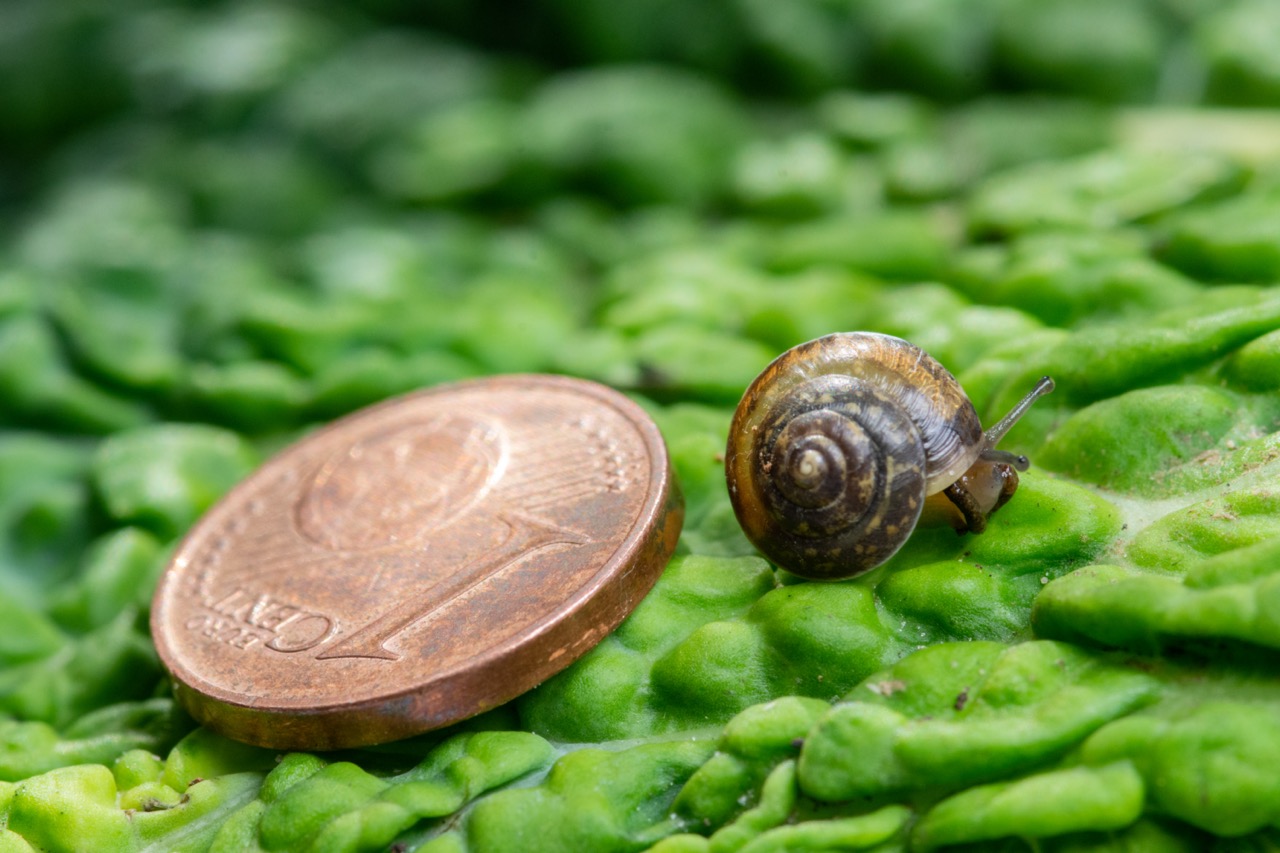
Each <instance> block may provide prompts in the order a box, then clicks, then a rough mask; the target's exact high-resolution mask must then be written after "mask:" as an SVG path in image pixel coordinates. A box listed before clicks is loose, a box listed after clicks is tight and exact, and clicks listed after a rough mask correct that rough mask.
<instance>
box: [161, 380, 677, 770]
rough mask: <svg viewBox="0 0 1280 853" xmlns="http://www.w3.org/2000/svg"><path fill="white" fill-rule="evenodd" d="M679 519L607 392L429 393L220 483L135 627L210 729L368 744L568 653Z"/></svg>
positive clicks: (421, 724) (637, 421)
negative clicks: (142, 626) (144, 628)
mask: <svg viewBox="0 0 1280 853" xmlns="http://www.w3.org/2000/svg"><path fill="white" fill-rule="evenodd" d="M683 514H684V513H683V505H682V502H681V499H680V495H679V491H678V489H677V488H676V486H675V484H674V482H673V480H672V476H671V470H670V465H669V462H668V459H667V452H666V447H665V445H664V443H663V441H662V437H661V435H660V434H659V432H658V429H657V427H656V426H655V425H654V423H653V421H652V420H650V419H649V417H648V415H646V414H645V413H644V411H643V410H642V409H640V408H639V407H638V406H636V405H635V404H634V403H632V402H631V401H630V400H628V399H627V398H626V397H624V396H622V395H621V394H619V393H617V392H616V391H613V390H611V389H609V388H605V387H604V386H601V385H597V384H595V383H592V382H585V381H582V380H577V379H567V378H563V377H554V376H502V377H494V378H491V379H482V380H477V381H473V382H463V383H458V384H455V385H447V386H441V387H439V388H434V389H431V390H428V391H424V392H419V393H415V394H411V395H409V396H405V397H400V398H397V399H394V400H391V401H388V402H385V403H381V404H379V405H376V406H373V407H370V408H368V409H364V410H362V411H359V412H357V413H355V414H353V415H349V416H347V417H345V418H343V419H342V420H339V421H337V422H335V423H333V424H331V425H330V426H328V427H326V428H324V429H322V430H320V431H318V432H316V433H314V434H312V435H310V436H309V437H307V438H305V439H303V440H302V441H300V442H298V443H297V444H295V445H293V446H291V447H289V448H287V449H286V450H284V451H283V452H281V453H280V454H278V455H277V456H275V457H274V458H272V459H271V460H270V461H268V462H267V463H266V464H265V465H263V466H262V467H261V468H260V469H258V470H257V471H256V472H255V473H254V474H252V475H251V476H250V477H249V478H248V479H246V480H245V481H244V482H242V483H241V484H240V485H238V486H237V487H236V488H235V489H233V490H232V491H231V492H230V493H229V494H228V495H227V496H226V497H225V498H224V499H223V500H222V501H221V502H220V503H218V504H217V505H216V506H214V507H213V508H212V509H211V510H210V511H209V512H208V514H207V515H206V516H205V517H204V518H203V519H201V520H200V522H199V523H198V524H197V525H196V526H195V528H194V529H193V530H192V531H191V533H190V534H189V535H188V536H187V538H186V539H185V540H184V541H183V542H182V544H181V546H180V547H179V548H178V550H177V552H176V553H175V554H174V556H173V558H172V560H171V562H170V564H169V566H168V568H167V570H166V571H165V574H164V576H163V577H162V579H161V581H160V585H159V588H158V589H157V590H156V594H155V600H154V602H153V605H152V614H151V632H152V636H153V637H154V638H155V643H156V648H157V649H158V650H159V653H160V658H161V660H162V661H163V662H164V664H165V666H166V667H167V668H168V669H169V671H170V673H172V675H173V677H174V681H175V684H174V689H175V693H176V695H177V698H178V700H179V701H180V702H181V704H182V705H183V706H184V707H185V708H186V709H187V710H188V711H189V712H190V713H191V714H192V715H193V716H195V718H196V719H198V720H199V721H200V722H202V723H204V724H205V725H207V726H209V727H210V728H212V729H215V730H217V731H220V732H222V733H224V734H226V735H228V736H230V737H234V738H237V739H240V740H244V741H248V742H250V743H254V744H258V745H261V746H269V747H273V748H279V749H334V748H340V747H351V746H361V745H368V744H374V743H381V742H384V741H389V740H394V739H397V738H401V737H406V736H408V735H413V734H417V733H419V732H423V731H426V730H429V729H433V728H438V727H440V726H447V725H449V724H450V723H455V722H458V721H460V720H463V719H465V718H467V717H470V716H472V715H474V714H478V713H480V712H482V711H485V710H488V709H490V708H493V707H495V706H497V705H500V704H502V703H503V702H506V701H508V700H510V699H513V698H515V697H516V696H518V695H520V694H521V693H523V692H524V691H526V690H528V689H530V688H532V687H534V686H535V685H537V684H538V683H540V682H542V681H543V680H545V679H546V678H548V677H550V676H551V675H553V674H554V673H556V672H559V671H560V670H562V669H564V668H565V667H566V666H568V665H569V664H570V663H572V662H573V661H574V660H576V659H577V658H579V657H580V656H582V655H583V654H584V653H585V652H586V651H588V650H589V649H591V648H592V647H593V646H595V645H596V643H598V642H599V641H600V640H601V639H602V638H603V637H604V636H605V635H606V634H607V633H608V632H609V631H611V630H612V629H613V628H614V627H615V626H616V625H617V624H618V623H619V622H621V621H622V619H623V618H624V617H625V616H626V615H627V614H628V613H630V612H631V610H632V609H633V608H634V607H635V605H636V604H637V603H638V602H639V601H640V599H641V598H642V597H643V596H644V594H645V593H646V592H648V591H649V588H650V587H652V586H653V583H654V581H655V580H657V577H658V575H659V574H660V573H661V571H662V569H663V567H664V566H665V565H666V562H667V560H668V558H669V557H670V556H671V552H672V550H673V549H674V548H675V543H676V538H677V536H678V535H679V532H680V525H681V521H682V520H683Z"/></svg>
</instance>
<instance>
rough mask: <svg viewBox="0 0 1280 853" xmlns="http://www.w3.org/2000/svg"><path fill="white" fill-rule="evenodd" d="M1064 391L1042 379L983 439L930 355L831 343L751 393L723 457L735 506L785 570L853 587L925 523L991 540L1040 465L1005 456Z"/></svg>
mask: <svg viewBox="0 0 1280 853" xmlns="http://www.w3.org/2000/svg"><path fill="white" fill-rule="evenodd" d="M1052 390H1053V380H1052V379H1050V378H1049V377H1047V376H1046V377H1044V378H1043V379H1041V380H1040V381H1039V383H1037V384H1036V387H1035V388H1034V389H1032V391H1031V392H1030V393H1029V394H1027V396H1026V397H1024V398H1023V399H1022V401H1021V402H1019V403H1018V404H1017V405H1016V406H1014V408H1013V410H1012V411H1011V412H1009V414H1007V415H1005V416H1004V417H1003V418H1001V419H1000V421H999V422H997V423H996V424H995V425H994V426H992V427H991V428H990V429H988V430H985V431H984V430H983V429H982V423H981V421H980V420H979V418H978V413H977V410H975V409H974V407H973V404H972V403H971V402H969V398H968V397H967V396H966V395H965V393H964V389H962V388H961V387H960V383H959V382H957V381H956V378H955V377H954V376H952V375H951V374H950V373H949V372H948V371H947V369H946V368H945V367H943V366H942V365H941V364H939V363H938V361H937V360H936V359H934V358H933V357H932V356H930V355H929V354H928V353H926V352H925V351H924V350H922V349H920V348H919V347H917V346H915V345H914V344H911V343H908V342H907V341H904V340H902V339H901V338H895V337H892V336H889V335H881V334H875V333H871V332H846V333H840V334H834V335H827V336H826V337H822V338H818V339H817V340H813V341H809V342H808V343H805V344H800V345H799V346H797V347H794V348H792V349H790V350H788V351H787V352H785V353H783V354H782V355H780V356H779V357H778V358H776V359H775V360H774V361H773V363H772V364H770V365H769V366H768V367H766V368H765V369H764V372H762V373H761V374H760V375H759V376H758V377H756V379H755V381H754V382H752V383H751V385H750V387H748V388H747V391H746V393H745V394H744V395H743V397H742V402H741V403H739V404H738V409H737V411H736V412H735V413H734V416H733V423H732V425H731V427H730V431H729V445H728V448H727V450H726V452H725V473H726V475H727V477H728V481H729V497H730V499H731V500H732V501H733V508H734V511H735V512H736V513H737V516H738V521H739V523H740V524H741V525H742V529H743V531H744V532H745V533H746V534H747V538H748V539H750V540H751V542H752V543H753V544H754V545H755V546H756V547H757V548H759V549H760V550H761V551H762V552H763V553H764V554H765V556H767V557H768V558H769V559H771V560H773V561H774V562H775V563H776V564H778V565H779V566H781V567H783V568H785V569H787V570H788V571H791V572H793V573H794V574H797V575H801V576H803V577H807V578H812V579H817V580H838V579H841V578H848V577H853V576H854V575H859V574H862V573H863V572H866V571H870V570H871V569H873V568H875V567H876V566H878V565H880V564H881V563H883V562H884V561H885V560H887V559H889V558H890V557H891V556H893V554H894V552H896V551H897V550H898V549H899V548H900V547H901V546H902V544H903V543H904V542H905V541H906V540H907V537H909V536H910V535H911V532H912V531H913V530H914V529H915V527H916V524H917V522H918V521H920V519H921V515H922V513H926V514H927V515H929V516H931V517H933V518H934V519H937V518H939V517H941V518H944V519H946V520H948V521H950V523H951V524H952V525H953V526H954V527H955V528H956V530H957V531H958V532H960V533H965V532H973V533H981V532H982V531H983V530H984V529H986V526H987V517H988V516H989V515H991V513H993V512H995V511H996V510H997V509H999V508H1000V507H1001V506H1003V505H1004V503H1005V502H1006V501H1008V500H1009V498H1010V497H1012V496H1013V493H1014V491H1015V490H1016V489H1017V487H1018V473H1017V472H1018V471H1025V470H1027V467H1028V465H1029V463H1028V461H1027V458H1026V457H1025V456H1016V455H1014V454H1012V453H1009V452H1007V451H1003V450H997V449H996V445H997V444H998V443H999V442H1000V440H1001V439H1002V438H1004V436H1005V433H1007V432H1008V431H1009V429H1010V428H1011V427H1012V426H1013V425H1014V424H1015V423H1017V422H1018V419H1019V418H1021V417H1022V415H1023V414H1024V413H1025V412H1026V411H1027V409H1028V408H1029V407H1030V406H1031V404H1032V403H1034V402H1035V401H1036V400H1037V399H1039V398H1040V397H1041V396H1043V395H1044V394H1047V393H1049V392H1050V391H1052ZM926 504H928V509H927V510H926Z"/></svg>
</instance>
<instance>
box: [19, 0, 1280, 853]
mask: <svg viewBox="0 0 1280 853" xmlns="http://www.w3.org/2000/svg"><path fill="white" fill-rule="evenodd" d="M1278 281H1280V3H1277V2H1274V0H1237V2H1216V0H790V2H766V0H706V2H701V3H695V2H688V0H686V2H675V0H612V2H605V0H545V1H544V2H529V3H523V4H513V3H498V2H493V0H482V2H462V0H443V1H442V2H434V3H425V4H420V3H408V2H397V0H381V1H380V0H368V2H363V3H352V4H339V3H285V2H255V3H249V2H242V3H162V2H146V0H122V2H118V3H115V4H110V5H108V4H101V3H93V2H87V0H68V1H67V2H59V3H51V2H47V0H7V2H5V3H4V5H3V8H2V9H0V853H8V852H9V851H23V853H29V851H32V850H41V851H45V850H48V851H52V850H116V849H118V850H154V851H160V850H165V851H171V850H184V851H185V850H191V851H206V850H216V851H238V850H299V849H314V850H350V851H355V850H386V849H393V850H399V851H405V850H410V849H428V848H429V849H431V850H433V851H436V853H440V851H454V853H456V852H457V851H463V850H534V849H546V850H620V851H622V850H626V851H630V850H637V851H638V850H644V849H647V848H648V847H649V846H651V845H654V844H659V845H665V847H664V849H666V850H667V851H668V853H675V851H680V850H689V851H694V850H698V851H701V850H707V849H713V850H734V849H740V848H743V847H745V846H746V845H749V844H750V845H755V846H754V847H750V848H749V849H753V850H773V849H796V850H828V849H874V850H881V851H890V850H904V849H932V848H933V847H937V846H942V847H948V848H954V849H970V850H976V849H997V845H1000V846H999V847H998V849H1001V850H1010V851H1013V850H1018V851H1020V850H1027V849H1034V850H1037V851H1046V850H1054V851H1057V850H1063V851H1065V850H1080V849H1112V850H1194V849H1208V848H1209V846H1210V845H1213V844H1218V845H1222V846H1218V847H1214V848H1213V849H1221V850H1255V849H1256V850H1267V849H1280V841H1278V840H1277V835H1276V829H1275V827H1276V825H1277V823H1278V822H1280V805H1278V804H1280V782H1277V781H1276V778H1275V777H1274V774H1273V772H1272V769H1273V768H1274V766H1275V763H1276V760H1277V757H1278V756H1280V752H1278V751H1277V750H1280V732H1277V731H1276V730H1275V726H1274V720H1275V719H1276V718H1277V717H1276V714H1277V713H1278V712H1280V678H1278V677H1277V673H1276V668H1275V661H1274V654H1275V650H1276V649H1277V648H1280V638H1278V636H1277V632H1276V631H1275V628H1274V626H1275V624H1280V610H1277V608H1278V607H1280V597H1278V596H1277V595H1276V594H1275V589H1274V587H1275V585H1274V583H1272V574H1271V570H1272V567H1273V566H1274V565H1275V557H1276V554H1275V553H1274V552H1275V540H1276V539H1277V538H1280V526H1278V523H1277V521H1276V519H1277V518H1280V507H1277V505H1276V499H1275V498H1274V494H1276V493H1277V492H1276V489H1275V487H1276V484H1277V482H1280V470H1277V466H1278V464H1280V463H1277V459H1280V432H1277V428H1278V427H1280V402H1278V400H1280V398H1278V397H1277V395H1276V391H1277V390H1280V292H1278V291H1277V288H1276V283H1277V282H1278ZM851 329H874V330H877V331H882V332H887V333H892V334H898V335H902V336H904V337H908V338H910V339H911V340H912V341H913V342H915V343H917V344H919V345H921V346H923V347H924V348H926V349H927V350H929V351H930V352H931V353H932V354H933V355H935V356H936V357H937V358H939V359H940V360H941V361H942V362H943V363H944V364H945V365H946V366H947V367H948V368H950V369H951V370H952V371H953V372H955V373H956V374H957V375H958V376H959V377H960V379H961V381H962V383H963V385H964V387H965V388H966V390H967V391H968V392H969V394H970V396H971V397H972V398H973V400H974V402H975V404H976V405H977V407H978V410H979V412H980V413H981V414H982V416H983V418H984V421H985V422H990V421H991V419H992V418H993V416H997V415H999V414H1002V413H1003V411H1004V410H1006V409H1007V408H1008V407H1009V406H1010V405H1011V403H1012V402H1013V401H1014V400H1016V399H1017V398H1018V397H1020V396H1021V395H1022V394H1023V393H1025V391H1026V390H1027V389H1028V388H1029V387H1030V386H1031V384H1032V383H1033V382H1034V381H1035V379H1037V378H1038V377H1039V376H1041V375H1043V374H1045V373H1051V374H1052V375H1053V376H1054V377H1055V378H1056V379H1057V381H1058V390H1057V391H1056V392H1055V393H1054V394H1053V395H1052V396H1051V397H1049V398H1047V399H1046V400H1045V401H1043V402H1042V403H1040V404H1038V405H1037V407H1036V409H1035V410H1034V411H1033V412H1032V413H1031V415H1030V416H1028V418H1027V419H1026V421H1025V422H1024V423H1023V424H1020V425H1019V427H1018V429H1017V430H1016V431H1015V432H1014V434H1013V435H1011V436H1010V441H1009V442H1008V446H1009V447H1010V448H1011V449H1016V450H1019V451H1021V452H1027V453H1029V454H1031V456H1032V459H1033V462H1034V465H1035V467H1034V468H1033V470H1032V472H1030V473H1029V474H1028V475H1027V477H1026V478H1025V481H1024V485H1023V491H1022V492H1020V493H1019V495H1018V497H1017V498H1015V500H1014V502H1012V503H1011V504H1010V505H1009V506H1008V507H1006V508H1005V509H1003V510H1002V511H1001V513H1000V514H999V515H998V516H997V517H996V518H995V520H994V521H993V525H992V529H991V530H990V531H989V532H988V533H987V534H984V536H983V537H981V538H977V539H974V538H967V539H963V540H959V539H957V538H956V537H955V536H954V535H953V534H951V532H950V531H949V530H946V531H919V532H917V534H916V536H915V537H914V538H913V540H912V542H911V543H910V544H909V545H908V546H907V548H906V549H904V551H903V552H901V554H900V555H899V556H898V557H897V558H895V560H894V561H893V562H892V563H891V564H890V565H889V566H888V567H886V568H885V569H883V570H879V571H877V572H874V573H872V574H871V575H868V576H866V577H864V578H860V579H857V580H855V581H851V582H849V583H845V584H837V585H822V584H806V583H802V582H800V581H799V580H798V579H797V578H795V577H792V576H790V575H788V574H787V573H786V572H785V571H783V570H780V569H777V568H775V567H772V566H770V565H768V564H767V563H765V562H764V561H763V560H761V559H760V558H759V557H758V556H757V555H755V553H754V551H753V549H752V548H751V547H750V545H749V544H748V543H747V542H746V541H745V540H744V538H743V537H742V534H741V532H740V531H739V529H738V526H737V524H736V521H735V519H734V517H733V515H732V511H731V509H730V507H729V505H728V501H727V498H726V495H725V491H724V480H723V471H722V467H721V460H720V459H719V454H720V453H721V452H722V451H723V448H724V443H725V439H726V433H727V429H728V421H729V417H730V414H731V412H732V408H733V405H734V404H735V403H736V402H737V400H738V397H739V395H740V394H741V393H742V390H743V389H744V388H745V386H746V385H747V384H748V383H749V382H750V381H751V379H752V378H753V377H754V376H755V375H756V374H757V372H758V371H759V370H760V369H761V368H762V367H763V366H764V365H765V364H767V363H768V361H769V360H770V359H772V358H773V357H774V356H775V355H776V354H778V353H779V352H781V351H782V350H783V349H785V348H787V347H789V346H792V345H794V344H796V343H799V342H801V341H804V340H808V339H810V338H813V337H817V336H819V335H822V334H825V333H828V332H832V331H839V330H851ZM511 371H547V372H556V373H567V374H572V375H577V376H583V377H587V378H592V379H596V380H599V381H602V382H605V383H608V384H610V385H612V386H614V387H617V388H620V389H622V390H624V391H626V392H628V393H630V394H632V395H633V396H634V397H635V398H636V399H637V400H638V401H640V402H641V403H642V405H644V406H646V408H647V409H648V410H649V411H651V412H652V413H653V415H654V417H655V419H656V420H657V421H658V423H659V425H660V426H661V427H662V429H663V432H664V435H665V437H666V439H667V442H668V445H669V448H670V451H671V455H672V459H673V462H674V464H675V467H676V469H677V472H678V475H679V477H680V480H681V483H682V485H683V488H684V491H685V494H686V498H687V505H688V515H687V521H686V527H685V533H684V535H683V537H682V539H681V543H680V546H679V552H678V555H677V558H676V559H675V560H674V561H673V562H672V565H671V567H670V568H669V569H668V571H667V573H666V575H664V577H663V578H662V580H661V581H659V584H658V586H657V587H656V588H655V590H654V592H653V593H652V594H651V595H650V597H649V598H648V599H646V601H645V603H644V604H643V605H642V606H641V608H640V609H639V610H638V611H637V613H636V614H635V616H634V617H633V618H632V619H631V620H629V621H628V622H627V623H625V624H624V626H623V627H622V628H620V629H619V631H618V632H616V633H615V635H613V636H611V637H610V638H609V639H608V640H606V642H605V643H603V644H601V646H600V647H598V648H597V649H596V650H595V651H593V652H592V653H591V654H589V655H588V656H587V657H585V658H584V659H583V660H582V661H580V662H579V663H578V664H577V665H575V666H574V667H572V668H570V669H569V670H567V671H566V672H565V673H563V674H562V675H561V676H558V677H557V678H555V679H552V680H551V681H549V682H547V684H545V685H543V686H542V687H540V688H539V689H537V690H535V691H533V692H532V693H530V694H529V695H527V696H526V697H523V698H522V699H521V700H518V701H517V702H514V703H511V704H510V705H508V706H505V707H503V708H500V709H497V710H495V711H493V712H491V713H489V714H486V715H483V716H482V717H480V718H477V719H476V720H474V721H472V722H471V723H468V724H465V725H463V726H461V727H459V728H458V729H456V730H450V731H447V732H443V733H436V734H431V735H426V736H423V737H422V738H417V739H412V740H409V741H405V742H401V743H398V744H389V745H385V746H383V747H379V748H374V749H369V750H361V751H353V752H351V753H344V754H341V755H329V756H317V755H311V754H303V753H294V754H290V755H288V756H282V755H278V754H275V753H273V752H271V751H269V750H256V749H251V748H249V747H244V746H242V745H238V744H235V743H233V742H231V741H227V740H225V739H222V738H220V737H218V736H217V735H215V734H213V733H211V732H208V731H206V730H204V729H202V728H199V727H197V726H196V725H195V724H194V722H193V721H192V720H191V719H190V718H188V717H187V716H186V715H185V714H183V713H182V712H181V711H180V710H178V709H176V708H175V707H174V705H173V703H172V701H171V700H170V698H169V689H168V684H167V681H166V680H165V678H164V675H163V673H162V671H161V669H160V667H159V664H158V661H157V660H156V657H155V653H154V649H153V648H152V645H151V642H150V639H149V636H148V629H147V611H148V606H149V599H150V595H151V591H152V588H153V587H154V583H155V579H156V578H157V576H158V573H159V572H160V571H161V570H162V568H163V566H164V563H165V559H166V556H167V554H168V553H169V551H170V550H171V548H172V547H173V544H174V543H175V542H176V540H177V539H178V538H179V537H180V536H181V535H182V533H183V532H184V531H185V530H186V529H187V528H188V527H189V526H190V525H191V524H192V523H193V522H194V521H195V520H196V519H197V518H198V517H199V516H200V514H201V513H202V512H203V511H204V510H205V509H207V508H208V507H209V506H210V505H211V504H212V503H213V502H214V501H215V500H217V498H218V497H219V496H220V495H221V494H222V493H224V492H225V491H226V490H227V489H228V488H230V487H231V485H233V484H234V483H235V482H236V481H237V480H238V479H239V478H241V477H243V476H244V475H245V474H247V473H248V472H249V471H250V470H252V468H253V467H254V466H255V465H256V464H257V463H258V462H259V461H260V460H261V459H263V458H264V457H265V456H266V455H268V454H270V453H271V452H273V451H274V450H276V449H278V448H279V447H281V446H282V445H283V444H284V443H286V442H288V441H290V440H292V439H294V438H296V437H297V436H299V435H301V434H303V433H304V432H305V431H306V430H307V429H309V428H311V427H312V426H313V425H315V424H318V423H322V422H324V421H326V420H328V419H331V418H334V417H337V416H339V415H341V414H344V413H346V412H349V411H351V410H353V409H355V408H358V407H360V406H362V405H365V404H368V403H372V402H375V401H377V400H381V399H384V398H385V397H387V396H389V395H392V394H396V393H401V392H405V391H410V390H412V389H415V388H419V387H422V386H425V385H431V384H435V383H438V382H444V381H449V380H455V379H464V378H467V377H472V376H478V375H485V374H490V373H496V372H511ZM908 684H911V685H915V686H916V687H920V688H921V690H922V692H912V691H906V692H904V691H905V685H908ZM899 685H903V687H899ZM837 700H839V701H837ZM832 702H836V704H835V705H831V703H832ZM865 756H869V758H867V759H866V760H865V761H864V757H865ZM196 779H199V780H201V781H199V782H198V783H197V782H195V781H193V780H196ZM513 781H514V782H515V784H514V786H512V787H506V788H504V786H507V785H508V783H512V782H513ZM496 788H504V789H503V790H501V791H498V792H496V793H490V792H491V791H492V790H493V789H496ZM882 807H883V808H882ZM1223 838H1234V839H1236V840H1235V841H1225V840H1222V839H1223ZM1233 844H1234V845H1236V846H1230V845H1233Z"/></svg>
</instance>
